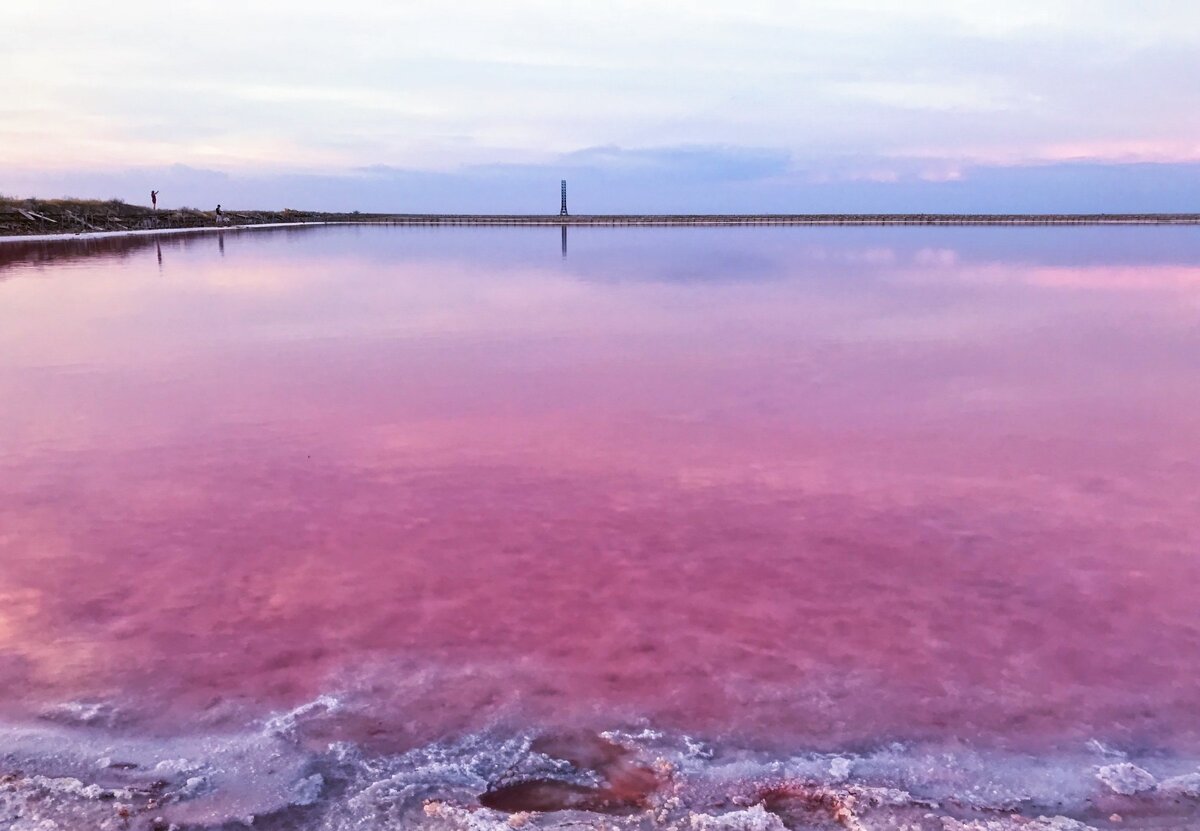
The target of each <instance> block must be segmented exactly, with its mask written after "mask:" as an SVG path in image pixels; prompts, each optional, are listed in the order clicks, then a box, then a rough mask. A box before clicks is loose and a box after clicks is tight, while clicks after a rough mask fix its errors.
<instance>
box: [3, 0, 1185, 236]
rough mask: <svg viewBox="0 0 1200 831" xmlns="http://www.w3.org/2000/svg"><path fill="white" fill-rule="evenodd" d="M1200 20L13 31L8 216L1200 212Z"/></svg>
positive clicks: (903, 15)
mask: <svg viewBox="0 0 1200 831" xmlns="http://www.w3.org/2000/svg"><path fill="white" fill-rule="evenodd" d="M1198 78H1200V3H1195V2H1192V1H1191V0H1143V2H1137V3H1135V2H1129V0H988V1H987V2H974V0H895V1H894V2H889V1H888V0H804V1H803V2H801V0H736V2H734V0H686V2H684V0H606V2H594V0H592V1H591V2H580V1H578V0H505V2H497V1H496V0H457V2H454V3H446V2H444V1H443V2H425V0H339V2H332V1H331V0H320V2H313V1H312V0H286V2H284V0H243V2H239V3H228V2H226V3H219V2H212V1H211V0H207V1H206V2H195V1H194V0H171V2H163V0H153V2H149V1H148V0H120V2H116V3H107V4H96V3H92V4H83V3H80V2H78V0H39V2H36V3H16V2H12V3H3V4H0V193H6V194H10V195H17V196H27V195H38V196H46V197H49V196H61V195H66V194H70V195H77V196H93V197H99V198H109V197H122V198H126V199H129V200H131V201H138V202H144V201H145V200H146V193H147V192H148V190H149V189H150V188H151V187H157V188H159V189H160V190H162V192H163V202H164V204H166V205H168V206H174V205H183V204H194V205H196V206H203V207H208V206H209V205H208V203H210V202H216V201H223V202H225V203H226V204H227V205H233V206H238V207H262V208H277V207H284V206H290V207H298V208H330V209H361V210H463V211H485V212H489V211H496V212H509V211H514V212H523V211H537V212H542V211H554V210H555V209H556V208H557V185H558V179H559V178H562V177H566V178H567V179H568V180H570V182H571V196H572V203H573V208H574V209H575V211H576V212H578V213H583V212H589V211H597V212H600V211H623V210H629V211H638V210H643V211H648V210H664V211H670V210H697V211H722V210H728V211H739V210H795V211H808V210H814V211H820V210H914V211H922V210H1097V211H1102V210H1168V211H1170V210H1200V83H1197V79H1198Z"/></svg>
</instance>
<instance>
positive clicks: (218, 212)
mask: <svg viewBox="0 0 1200 831" xmlns="http://www.w3.org/2000/svg"><path fill="white" fill-rule="evenodd" d="M221 219H222V215H221V203H220V202H218V203H217V224H218V225H220V224H221Z"/></svg>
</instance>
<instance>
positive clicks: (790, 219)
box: [368, 214, 1200, 227]
mask: <svg viewBox="0 0 1200 831" xmlns="http://www.w3.org/2000/svg"><path fill="white" fill-rule="evenodd" d="M368 221H370V222H381V223H384V224H389V225H432V226H440V225H486V226H507V225H512V226H554V227H558V226H563V225H567V226H576V225H580V226H589V225H591V226H652V227H676V226H689V225H700V226H736V225H1200V214H591V215H577V216H545V215H496V214H396V215H392V216H388V217H386V218H383V217H380V218H377V219H374V220H368Z"/></svg>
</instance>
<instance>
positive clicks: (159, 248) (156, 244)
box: [154, 240, 162, 274]
mask: <svg viewBox="0 0 1200 831" xmlns="http://www.w3.org/2000/svg"><path fill="white" fill-rule="evenodd" d="M154 250H155V252H156V253H157V254H158V273H159V274H162V243H161V242H159V241H158V240H155V241H154Z"/></svg>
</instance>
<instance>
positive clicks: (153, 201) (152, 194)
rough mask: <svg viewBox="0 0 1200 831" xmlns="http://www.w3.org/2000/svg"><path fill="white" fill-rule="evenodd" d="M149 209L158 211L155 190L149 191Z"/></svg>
mask: <svg viewBox="0 0 1200 831" xmlns="http://www.w3.org/2000/svg"><path fill="white" fill-rule="evenodd" d="M150 207H151V208H153V209H154V210H155V211H157V210H158V191H156V190H152V191H150Z"/></svg>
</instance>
